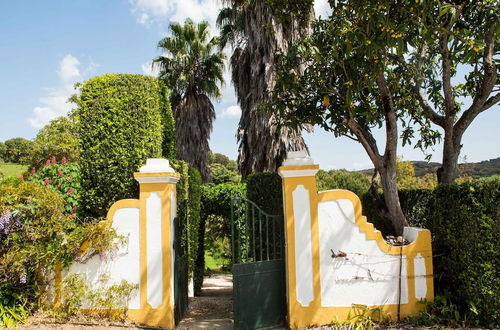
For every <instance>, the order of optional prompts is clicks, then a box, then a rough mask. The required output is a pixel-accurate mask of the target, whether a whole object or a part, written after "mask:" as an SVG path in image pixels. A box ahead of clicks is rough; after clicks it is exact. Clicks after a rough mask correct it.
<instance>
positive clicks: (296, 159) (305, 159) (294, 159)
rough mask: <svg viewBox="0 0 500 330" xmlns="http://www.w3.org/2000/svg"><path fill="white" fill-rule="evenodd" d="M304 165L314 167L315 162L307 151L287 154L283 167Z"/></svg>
mask: <svg viewBox="0 0 500 330" xmlns="http://www.w3.org/2000/svg"><path fill="white" fill-rule="evenodd" d="M303 165H314V161H313V160H312V158H311V157H310V156H309V153H308V152H307V150H304V149H303V150H299V151H289V152H288V153H287V154H286V159H285V161H284V162H283V166H303Z"/></svg>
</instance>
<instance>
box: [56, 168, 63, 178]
mask: <svg viewBox="0 0 500 330" xmlns="http://www.w3.org/2000/svg"><path fill="white" fill-rule="evenodd" d="M57 174H59V176H64V173H63V171H62V170H61V169H60V168H58V169H57Z"/></svg>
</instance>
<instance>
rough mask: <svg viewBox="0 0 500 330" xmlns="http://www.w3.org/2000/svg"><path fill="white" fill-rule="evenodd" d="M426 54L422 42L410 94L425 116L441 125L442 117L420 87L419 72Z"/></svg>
mask: <svg viewBox="0 0 500 330" xmlns="http://www.w3.org/2000/svg"><path fill="white" fill-rule="evenodd" d="M426 54H427V44H426V43H425V42H424V44H423V45H422V47H421V48H420V51H419V52H418V60H417V72H416V77H415V78H414V79H415V85H414V86H413V88H412V89H411V90H412V94H413V95H414V96H415V98H416V99H417V101H418V103H419V104H420V107H421V108H422V109H423V110H424V112H425V114H426V115H427V117H428V118H429V119H430V120H431V121H432V122H433V123H434V124H436V125H439V126H441V127H443V126H444V117H443V116H441V115H440V114H438V113H437V112H436V111H434V109H433V108H432V107H431V106H430V104H429V102H428V101H427V97H426V95H424V91H423V89H422V79H421V74H420V73H421V71H422V66H423V65H424V58H425V55H426Z"/></svg>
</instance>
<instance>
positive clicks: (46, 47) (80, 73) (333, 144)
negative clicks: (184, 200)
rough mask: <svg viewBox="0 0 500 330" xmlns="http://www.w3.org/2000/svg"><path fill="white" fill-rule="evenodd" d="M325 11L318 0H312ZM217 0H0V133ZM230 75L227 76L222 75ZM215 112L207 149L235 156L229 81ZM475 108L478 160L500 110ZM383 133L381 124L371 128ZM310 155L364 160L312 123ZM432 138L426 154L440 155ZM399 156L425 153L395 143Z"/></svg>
mask: <svg viewBox="0 0 500 330" xmlns="http://www.w3.org/2000/svg"><path fill="white" fill-rule="evenodd" d="M315 5H316V11H317V13H324V12H325V10H326V8H327V5H326V3H325V0H317V1H316V3H315ZM220 6H221V5H220V2H219V1H218V0H131V1H126V0H106V1H102V0H71V1H67V0H64V1H63V0H47V1H34V0H33V1H25V0H20V1H1V2H0V35H1V36H2V42H1V43H0V68H1V70H0V111H1V117H0V118H1V119H0V141H5V140H7V139H9V138H12V137H17V136H22V137H25V138H29V139H31V138H33V137H35V135H36V133H37V131H38V129H39V128H40V127H42V126H43V125H44V124H46V123H47V122H48V121H49V120H50V119H52V118H55V117H57V116H59V115H63V114H65V113H66V112H67V111H68V110H69V109H70V108H71V106H70V105H69V104H67V103H66V102H65V100H66V99H67V97H68V96H69V95H71V93H72V92H73V90H72V86H73V84H74V83H75V82H78V81H84V80H86V79H89V78H91V77H93V76H96V75H100V74H104V73H151V72H150V70H149V68H150V66H149V61H150V60H151V59H152V58H153V57H155V56H157V55H159V51H158V50H157V48H156V44H157V42H158V40H160V39H161V38H162V37H163V36H165V35H166V34H167V33H168V29H167V27H168V23H169V22H170V21H183V20H184V19H185V18H187V17H191V18H193V19H194V20H195V21H199V20H202V19H206V20H208V21H209V22H212V24H213V22H214V20H215V17H216V15H217V10H218V8H220ZM227 77H229V76H227ZM215 108H216V111H217V119H216V121H215V123H214V130H213V133H212V136H211V140H210V146H211V148H212V150H213V151H214V152H220V153H223V154H226V155H228V156H229V157H231V158H233V159H235V158H236V156H237V143H236V138H235V132H236V128H237V124H238V119H239V108H238V106H237V103H236V99H235V97H234V92H233V89H232V86H231V85H230V84H229V79H228V83H227V84H226V86H225V87H224V88H223V97H222V99H221V100H220V102H215ZM498 110H499V106H498V105H497V106H496V107H494V108H491V109H490V110H488V111H486V112H485V113H483V114H481V115H480V116H479V117H478V118H477V119H476V121H475V122H474V123H473V124H472V126H471V127H470V128H469V129H468V131H467V132H466V133H465V135H464V138H463V145H464V146H463V149H462V154H461V155H462V156H464V155H465V156H467V160H468V161H480V160H485V159H490V158H496V157H499V156H500V147H499V142H500V130H499V129H498V124H500V111H498ZM376 135H377V137H379V138H381V139H382V140H383V135H384V134H383V132H377V133H376ZM305 139H306V142H307V144H308V146H309V148H310V151H311V155H312V157H313V158H314V159H315V161H316V162H317V163H319V164H320V165H321V167H322V168H325V169H329V168H347V169H362V168H368V167H371V163H370V161H369V159H368V157H367V156H366V154H365V152H364V150H363V149H362V147H361V146H360V145H359V144H357V143H356V142H354V141H351V140H349V139H347V138H334V137H333V135H331V134H329V133H326V132H323V131H322V130H320V129H316V130H315V132H314V133H312V134H310V133H306V134H305ZM440 151H441V148H440V146H437V147H436V148H435V151H432V150H429V152H431V153H433V154H434V155H433V157H432V160H433V161H440V158H441V155H440ZM399 154H401V155H403V157H404V158H405V159H411V160H419V159H423V157H424V155H423V154H422V152H420V151H418V150H414V149H413V148H412V147H406V148H400V149H399Z"/></svg>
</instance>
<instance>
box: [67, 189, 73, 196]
mask: <svg viewBox="0 0 500 330" xmlns="http://www.w3.org/2000/svg"><path fill="white" fill-rule="evenodd" d="M72 193H73V187H69V189H68V192H67V194H68V195H71V194H72Z"/></svg>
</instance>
